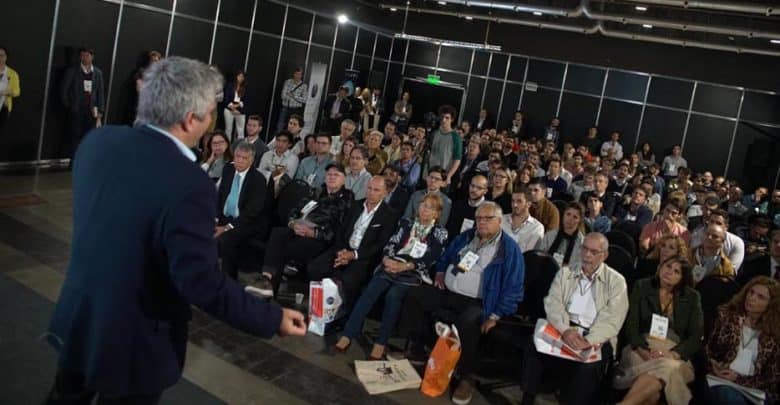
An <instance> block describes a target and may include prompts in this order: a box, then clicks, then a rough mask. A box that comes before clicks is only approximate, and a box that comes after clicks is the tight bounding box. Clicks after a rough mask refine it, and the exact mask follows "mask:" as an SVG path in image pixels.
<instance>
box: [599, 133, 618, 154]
mask: <svg viewBox="0 0 780 405" xmlns="http://www.w3.org/2000/svg"><path fill="white" fill-rule="evenodd" d="M610 153H611V154H612V157H613V158H614V159H615V161H620V159H623V145H621V144H620V132H618V131H614V132H612V135H610V140H609V141H607V142H604V143H603V144H602V145H601V157H602V158H605V157H607V156H609V155H610Z"/></svg>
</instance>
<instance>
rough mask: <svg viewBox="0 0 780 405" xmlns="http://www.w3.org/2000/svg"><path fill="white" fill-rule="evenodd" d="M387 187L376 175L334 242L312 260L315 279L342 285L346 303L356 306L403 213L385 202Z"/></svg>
mask: <svg viewBox="0 0 780 405" xmlns="http://www.w3.org/2000/svg"><path fill="white" fill-rule="evenodd" d="M386 195H387V186H386V185H385V179H384V178H383V177H382V176H374V177H373V178H371V180H370V181H369V182H368V186H367V187H366V198H365V199H364V200H360V201H356V202H355V203H354V204H352V207H351V208H350V209H349V210H348V211H347V213H346V214H345V215H344V220H343V221H342V222H340V223H339V225H338V229H337V231H336V237H335V238H334V240H333V244H332V245H331V246H330V248H328V249H327V250H326V251H325V252H323V253H322V254H320V255H318V256H316V258H315V259H314V260H312V261H311V262H309V265H308V268H307V272H308V274H309V278H310V279H311V280H315V281H319V280H322V279H323V278H331V279H333V281H335V282H336V284H338V286H339V289H340V294H341V298H342V306H343V307H344V308H349V307H350V306H351V305H354V303H355V300H356V299H357V297H358V296H359V295H360V289H361V288H362V287H363V284H365V282H366V280H368V279H369V278H370V276H371V272H372V270H373V268H374V267H373V266H375V265H376V263H377V262H378V261H379V255H380V253H381V252H382V247H384V246H385V244H386V243H387V241H388V239H390V236H391V235H392V234H393V231H394V230H395V227H396V222H397V221H398V217H399V214H398V212H397V211H395V210H394V209H392V208H391V207H390V206H389V205H387V204H385V203H384V201H383V200H384V198H385V196H386Z"/></svg>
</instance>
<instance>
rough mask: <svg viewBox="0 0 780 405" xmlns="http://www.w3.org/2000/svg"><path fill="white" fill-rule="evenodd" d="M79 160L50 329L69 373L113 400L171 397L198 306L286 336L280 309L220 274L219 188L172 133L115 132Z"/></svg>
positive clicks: (265, 333) (97, 136)
mask: <svg viewBox="0 0 780 405" xmlns="http://www.w3.org/2000/svg"><path fill="white" fill-rule="evenodd" d="M76 155H77V156H76V159H75V161H74V162H75V163H74V165H73V245H72V248H71V249H72V250H71V259H70V265H69V268H68V271H67V272H66V273H65V282H64V283H63V285H62V290H61V291H60V297H59V301H58V302H57V305H56V307H55V309H54V314H53V315H52V320H51V324H50V326H49V331H48V340H49V342H50V343H51V344H52V345H53V346H54V347H55V349H56V350H57V351H58V352H59V368H60V369H64V370H68V371H71V372H80V373H83V374H84V376H85V379H86V381H85V384H86V386H87V387H88V388H89V389H91V390H95V391H97V392H99V393H101V394H104V395H109V396H128V395H142V394H152V393H157V392H160V391H162V390H164V389H165V388H167V387H170V386H172V385H174V384H175V383H176V382H177V381H178V380H179V378H180V377H181V371H182V366H183V364H184V357H185V351H186V347H187V326H188V323H189V320H190V318H191V316H192V314H191V312H190V305H196V306H198V307H199V308H201V309H203V310H204V311H205V312H207V313H209V314H211V315H212V316H214V317H215V318H218V319H221V320H223V321H225V322H226V323H228V324H230V325H231V326H233V327H236V328H238V329H241V330H243V331H246V332H248V333H252V334H254V335H258V336H262V337H266V338H268V337H271V336H272V335H273V334H275V333H276V332H277V331H278V329H279V323H280V322H281V316H282V315H281V309H280V308H279V307H278V306H276V305H271V304H267V303H265V302H263V301H261V300H259V299H257V298H254V297H252V296H250V295H248V294H246V293H245V292H244V291H243V287H242V286H240V285H239V284H238V283H237V282H235V281H233V280H232V279H231V278H229V277H227V276H226V274H225V273H223V272H222V271H220V270H219V267H218V264H217V259H218V255H217V242H216V240H215V239H214V218H216V216H217V207H216V201H217V196H216V195H215V188H214V183H213V182H212V181H211V180H210V179H209V178H208V176H207V175H206V174H205V173H204V172H203V170H201V169H200V167H198V165H197V164H195V163H194V162H192V161H190V160H189V159H188V158H187V157H186V156H184V155H183V154H182V152H181V150H179V148H178V147H177V146H176V144H175V143H174V142H173V141H172V140H171V139H170V138H168V137H166V136H165V135H163V134H161V133H159V132H157V131H155V130H154V129H152V128H150V127H146V126H145V127H138V128H129V127H115V126H105V127H102V128H99V129H97V130H95V131H93V132H92V133H91V134H90V135H88V136H87V137H86V138H85V139H84V141H83V142H82V143H81V146H80V147H79V149H78V151H77V154H76ZM139 159H142V160H139ZM141 161H142V162H143V164H140V162H141Z"/></svg>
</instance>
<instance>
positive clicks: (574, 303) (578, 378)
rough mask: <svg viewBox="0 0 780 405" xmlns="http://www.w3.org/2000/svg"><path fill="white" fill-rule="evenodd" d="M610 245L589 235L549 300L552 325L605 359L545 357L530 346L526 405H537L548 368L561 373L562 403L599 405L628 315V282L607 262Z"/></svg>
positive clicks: (526, 362)
mask: <svg viewBox="0 0 780 405" xmlns="http://www.w3.org/2000/svg"><path fill="white" fill-rule="evenodd" d="M608 250H609V242H608V241H607V238H605V237H604V235H601V234H598V233H589V234H588V235H587V236H585V241H584V242H583V245H582V259H581V262H580V263H572V265H571V266H566V267H563V268H562V269H561V270H560V271H558V274H556V276H555V279H554V280H553V283H552V285H551V286H550V291H549V293H548V294H547V297H546V298H545V299H544V309H545V312H546V313H547V321H548V322H549V323H550V325H552V326H553V327H554V328H555V329H557V330H558V331H560V332H561V334H562V335H563V341H564V342H565V343H566V344H567V345H569V346H570V347H572V348H573V349H575V350H586V349H589V348H593V349H596V350H601V356H602V357H601V360H600V361H597V362H594V363H579V362H574V361H569V360H564V359H560V358H557V357H552V356H549V355H546V354H541V353H539V352H537V351H536V348H535V347H534V345H530V346H529V347H527V348H526V352H525V355H524V361H523V374H522V379H521V383H522V389H523V402H522V403H523V404H533V403H534V398H535V396H536V394H537V393H539V390H540V385H541V382H542V378H543V374H544V373H543V372H544V371H546V370H553V369H554V370H555V371H556V377H557V378H556V381H555V382H556V385H557V386H558V387H559V388H560V402H561V403H562V404H565V405H569V404H592V403H596V402H597V396H598V395H599V393H600V392H599V391H600V386H601V381H602V379H603V377H604V375H605V372H606V368H607V365H609V364H610V363H611V361H612V357H613V352H614V350H615V348H617V335H618V333H619V332H620V328H621V327H622V325H623V321H624V320H625V318H626V314H627V312H628V295H627V291H626V282H625V280H624V279H623V276H621V275H620V274H619V273H618V272H617V271H615V270H614V269H612V268H610V267H609V266H607V265H606V264H604V260H605V259H606V258H607V255H608V253H607V252H608Z"/></svg>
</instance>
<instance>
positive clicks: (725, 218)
mask: <svg viewBox="0 0 780 405" xmlns="http://www.w3.org/2000/svg"><path fill="white" fill-rule="evenodd" d="M705 214H706V215H705V218H704V223H703V224H702V225H701V226H700V227H698V228H696V230H694V231H693V233H692V234H691V248H692V249H695V248H697V247H699V246H701V245H702V243H703V242H704V239H705V238H706V233H707V232H706V231H707V226H709V225H719V226H722V227H723V229H725V230H726V231H727V232H726V236H725V239H724V240H723V253H724V254H725V255H726V256H728V258H729V261H730V262H731V264H732V265H733V266H734V271H736V272H739V268H740V267H741V266H742V262H743V261H744V260H745V241H743V240H742V238H740V237H739V236H737V235H735V234H733V233H731V232H728V229H729V215H728V213H726V212H725V211H724V210H722V209H715V210H709V209H707V212H706V213H705Z"/></svg>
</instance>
